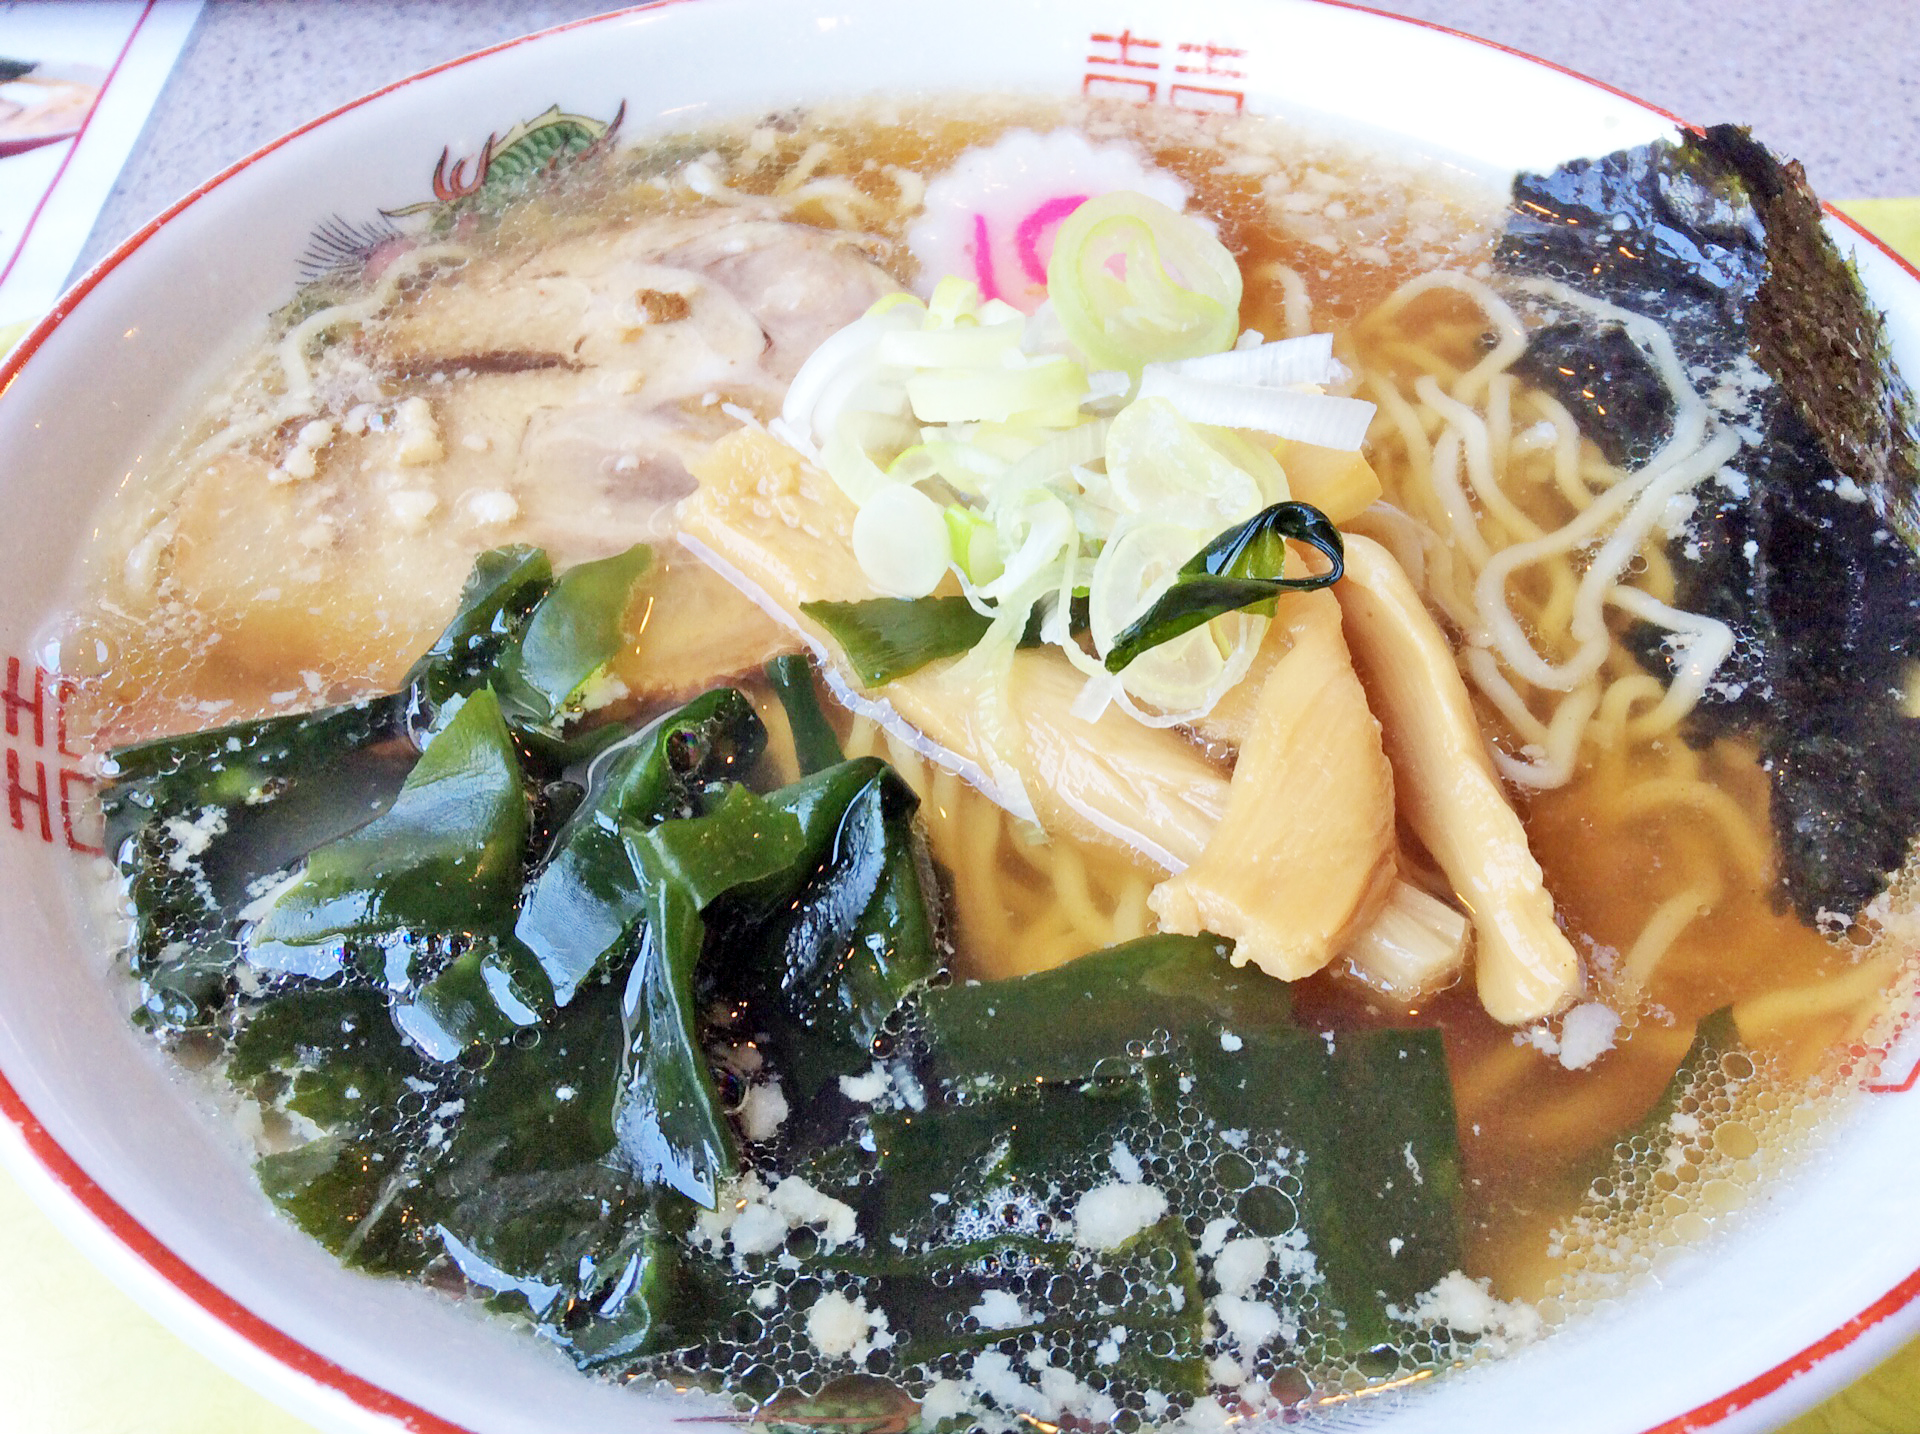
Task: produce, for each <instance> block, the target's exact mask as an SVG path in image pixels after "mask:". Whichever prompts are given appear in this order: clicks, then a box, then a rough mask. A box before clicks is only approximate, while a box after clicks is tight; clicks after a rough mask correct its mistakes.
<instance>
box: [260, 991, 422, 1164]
mask: <svg viewBox="0 0 1920 1435" xmlns="http://www.w3.org/2000/svg"><path fill="white" fill-rule="evenodd" d="M227 1078H228V1080H230V1081H232V1082H234V1083H236V1084H238V1085H243V1086H248V1087H251V1088H252V1089H253V1090H254V1091H255V1093H256V1095H260V1096H261V1097H262V1098H263V1099H265V1100H267V1101H268V1102H270V1103H271V1104H273V1105H277V1106H280V1107H283V1108H284V1109H286V1110H288V1111H292V1112H296V1113H297V1114H299V1115H301V1116H304V1117H306V1118H307V1119H308V1120H309V1121H312V1122H314V1123H315V1124H316V1125H318V1126H322V1127H342V1128H346V1129H349V1130H351V1131H353V1132H357V1133H361V1134H366V1133H371V1132H375V1131H377V1130H379V1129H380V1127H381V1126H382V1124H383V1123H388V1124H390V1123H391V1121H392V1119H393V1111H394V1109H395V1108H396V1107H397V1106H398V1104H399V1102H400V1101H401V1099H402V1098H403V1097H404V1096H405V1095H406V1093H407V1091H408V1089H409V1087H408V1081H409V1079H411V1080H413V1081H416V1082H422V1083H424V1084H429V1085H432V1084H437V1082H438V1074H437V1073H435V1072H433V1071H432V1070H431V1069H430V1068H429V1067H428V1065H427V1063H426V1062H425V1061H423V1060H422V1059H421V1057H420V1056H419V1054H418V1053H417V1052H415V1051H413V1050H412V1049H411V1048H409V1047H408V1045H407V1043H406V1042H405V1041H404V1040H403V1039H402V1038H401V1035H400V1033H399V1032H398V1031H397V1030H395V1028H394V1025H393V1021H392V1019H391V1017H390V1016H389V1013H388V1006H387V999H386V996H385V994H384V993H382V992H380V991H377V990H374V989H370V988H366V987H318V988H309V989H304V990H297V991H291V992H287V993H285V994H283V995H280V996H275V997H272V998H269V999H268V1000H267V1001H264V1002H262V1003H260V1004H259V1005H257V1006H255V1007H252V1008H250V1009H249V1010H248V1011H247V1013H246V1015H245V1017H244V1019H243V1020H242V1022H241V1023H240V1026H239V1030H238V1031H237V1032H236V1033H235V1035H234V1039H233V1048H232V1056H231V1058H230V1060H229V1061H228V1063H227ZM266 1079H271V1080H275V1081H277V1082H278V1084H280V1086H281V1087H282V1088H283V1089H282V1090H281V1091H280V1092H278V1093H274V1092H272V1091H270V1090H268V1089H267V1087H266Z"/></svg>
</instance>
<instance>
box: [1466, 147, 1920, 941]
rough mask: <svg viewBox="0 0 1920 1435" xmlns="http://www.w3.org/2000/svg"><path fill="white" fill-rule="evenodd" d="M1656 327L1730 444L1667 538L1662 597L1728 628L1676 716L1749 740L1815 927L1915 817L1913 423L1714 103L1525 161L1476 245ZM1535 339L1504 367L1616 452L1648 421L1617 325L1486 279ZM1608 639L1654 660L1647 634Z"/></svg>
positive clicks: (1798, 201) (1662, 419)
mask: <svg viewBox="0 0 1920 1435" xmlns="http://www.w3.org/2000/svg"><path fill="white" fill-rule="evenodd" d="M1495 267H1496V270H1497V274H1498V276H1499V277H1500V278H1505V279H1513V280H1527V279H1552V280H1558V281H1560V282H1561V283H1563V284H1565V285H1567V286H1568V287H1569V288H1572V289H1574V290H1577V291H1579V292H1580V293H1582V294H1586V295H1589V296H1591V297H1593V298H1597V299H1601V300H1604V301H1605V302H1607V303H1609V304H1612V305H1615V306H1617V307H1619V308H1622V309H1628V310H1632V311H1634V312H1636V313H1641V314H1646V315H1648V316H1650V317H1652V318H1654V319H1656V320H1657V321H1659V322H1660V323H1662V324H1664V325H1665V326H1666V327H1667V330H1668V332H1669V333H1670V334H1671V335H1672V339H1673V344H1674V349H1675V352H1676V354H1677V356H1678V358H1679V360H1680V362H1681V364H1682V366H1683V367H1684V368H1685V369H1686V370H1687V371H1688V373H1689V375H1690V377H1691V378H1692V379H1693V380H1694V383H1695V385H1696V387H1697V388H1698V390H1699V391H1700V393H1701V395H1702V396H1703V397H1704V398H1706V399H1707V401H1708V403H1709V404H1710V406H1712V408H1713V409H1714V410H1715V414H1716V417H1717V418H1719V419H1720V420H1721V421H1722V422H1725V423H1728V424H1731V425H1732V426H1733V427H1734V429H1735V431H1736V432H1737V433H1739V435H1740V437H1741V440H1742V443H1741V449H1740V452H1739V453H1738V454H1737V455H1736V457H1735V458H1734V460H1733V461H1732V462H1731V463H1730V464H1729V465H1727V467H1726V468H1725V469H1723V470H1722V472H1721V474H1720V475H1719V476H1717V477H1716V478H1712V479H1708V480H1707V481H1706V482H1703V483H1702V484H1700V485H1699V486H1698V487H1697V488H1696V489H1695V490H1694V497H1695V498H1696V499H1697V501H1698V506H1697V508H1696V509H1695V511H1694V514H1693V517H1692V519H1691V520H1690V521H1689V522H1688V524H1687V525H1686V526H1685V528H1684V530H1683V531H1681V532H1680V533H1678V534H1676V535H1675V536H1674V537H1672V538H1671V539H1670V540H1669V541H1668V545H1667V546H1668V556H1669V558H1670V559H1671V560H1672V562H1673V566H1674V570H1675V573H1676V576H1677V579H1678V587H1679V592H1678V601H1679V604H1680V605H1681V606H1682V607H1685V608H1689V609H1693V610H1695V611H1697V612H1702V613H1707V614H1710V615H1711V616H1713V617H1715V618H1718V619H1720V620H1721V621H1722V622H1724V623H1726V624H1728V626H1729V627H1731V628H1732V629H1733V631H1734V634H1735V638H1736V644H1735V648H1734V652H1733V654H1732V656H1731V657H1730V658H1729V659H1728V660H1727V662H1726V663H1725V664H1724V665H1723V666H1722V667H1721V669H1720V671H1719V673H1718V674H1717V676H1716V679H1715V682H1714V683H1713V684H1712V685H1711V687H1710V688H1709V691H1708V693H1707V695H1706V697H1705V699H1704V700H1703V701H1702V703H1701V704H1700V706H1699V707H1698V708H1697V709H1696V710H1695V712H1694V714H1693V715H1692V717H1691V719H1690V720H1689V723H1688V726H1687V729H1686V732H1687V736H1688V738H1689V740H1690V741H1693V742H1695V743H1699V744H1705V743H1707V742H1710V741H1712V740H1713V739H1714V738H1716V737H1720V736H1723V735H1738V736H1742V737H1745V738H1747V739H1749V740H1751V741H1752V742H1753V743H1755V744H1756V745H1757V747H1758V748H1759V751H1760V753H1761V761H1762V764H1763V766H1764V767H1765V768H1766V770H1767V772H1768V773H1769V775H1770V779H1771V785H1772V787H1771V790H1772V799H1771V805H1772V820H1773V828H1774V838H1775V843H1776V847H1777V851H1778V863H1777V874H1776V879H1777V882H1778V888H1777V891H1776V899H1777V900H1778V901H1779V902H1780V904H1781V905H1783V906H1785V907H1790V908H1791V909H1792V910H1793V911H1795V912H1796V913H1797V914H1799V915H1800V917H1801V918H1802V919H1803V920H1806V921H1808V922H1811V923H1819V924H1822V925H1827V926H1831V925H1832V924H1833V923H1834V921H1835V919H1836V917H1838V918H1840V919H1842V920H1844V919H1845V918H1846V917H1849V916H1851V915H1852V914H1854V913H1857V912H1858V911H1859V910H1860V909H1861V908H1862V907H1863V906H1865V905H1866V904H1867V903H1868V902H1869V901H1871V900H1872V899H1873V898H1874V896H1876V895H1877V894H1878V893H1879V892H1880V891H1881V890H1882V889H1883V888H1884V887H1885V886H1886V883H1887V874H1888V873H1889V872H1891V871H1893V870H1894V869H1896V868H1898V867H1900V866H1901V865H1902V864H1903V863H1904V862H1905V860H1906V857H1907V854H1908V852H1909V850H1910V847H1911V844H1912V841H1913V838H1914V835H1915V833H1916V831H1920V782H1917V781H1916V780H1915V778H1916V775H1917V774H1920V722H1916V721H1915V720H1914V719H1913V718H1911V717H1909V716H1907V714H1906V713H1905V711H1904V710H1903V702H1904V697H1903V690H1904V688H1905V686H1906V679H1907V673H1908V665H1909V664H1910V663H1911V662H1912V661H1913V660H1914V659H1915V658H1916V656H1920V558H1916V555H1915V549H1916V546H1920V470H1917V469H1916V455H1917V454H1920V428H1917V427H1916V424H1915V419H1914V406H1913V400H1912V396H1911V394H1910V392H1909V391H1908V389H1907V387H1906V385H1905V383H1904V382H1903V381H1902V380H1901V378H1900V375H1899V374H1898V372H1897V371H1896V370H1895V368H1894V366H1893V364H1892V361H1891V358H1890V357H1889V355H1888V352H1887V348H1886V342H1885V337H1884V334H1883V333H1882V330H1881V323H1880V316H1879V314H1878V313H1877V312H1876V311H1875V310H1874V309H1873V307H1872V305H1871V303H1870V302H1869V301H1868V299H1867V297H1866V295H1865V293H1864V291H1863V290H1862V289H1861V286H1860V283H1859V279H1858V277H1857V276H1856V275H1855V274H1854V272H1853V270H1852V268H1851V266H1850V265H1848V264H1847V263H1846V262H1845V261H1844V260H1843V259H1842V258H1841V257H1840V255H1839V253H1838V251H1837V250H1836V249H1835V248H1834V246H1833V244H1832V242H1831V241H1830V240H1829V239H1828V238H1827V236H1826V235H1825V233H1824V232H1823V231H1822V229H1821V223H1820V208H1819V203H1818V201H1817V200H1816V199H1815V198H1814V196H1813V193H1812V191H1811V190H1809V189H1808V187H1807V183H1806V177H1805V175H1804V174H1803V173H1802V171H1801V169H1800V167H1799V166H1798V165H1797V164H1793V163H1791V162H1788V163H1782V162H1781V161H1779V160H1777V159H1775V158H1774V156H1773V155H1771V154H1770V153H1768V151H1767V150H1766V149H1765V148H1763V147H1762V146H1761V145H1759V144H1758V143H1756V142H1755V141H1754V140H1753V139H1752V137H1751V136H1750V135H1749V134H1748V133H1747V132H1746V131H1745V130H1742V129H1738V128H1735V127H1733V126H1730V125H1721V126H1716V127H1714V128H1712V129H1709V130H1707V131H1706V132H1705V133H1704V134H1699V135H1691V134H1690V135H1685V136H1683V137H1682V138H1681V139H1680V140H1679V141H1678V142H1677V143H1667V142H1661V143H1656V144H1652V145H1648V146H1643V147H1641V148H1638V149H1630V150H1622V151H1620V152H1618V153H1616V154H1611V155H1607V156H1605V157H1604V158H1601V159H1597V160H1582V161H1577V162H1575V163H1572V164H1569V165H1566V166H1564V167H1562V168H1560V169H1558V170H1555V171H1554V172H1553V173H1551V174H1545V175H1534V174H1529V175H1522V176H1520V177H1519V178H1518V179H1517V180H1515V182H1514V186H1513V207H1512V210H1511V212H1510V215H1509V218H1508V221H1507V226H1506V232H1505V234H1504V236H1503V237H1502V239H1501V241H1500V244H1499V248H1498V252H1497V256H1496V261H1495ZM1508 287H1509V289H1510V297H1512V298H1513V299H1515V301H1516V302H1517V303H1518V304H1519V306H1520V307H1521V309H1522V311H1523V312H1524V313H1525V314H1526V315H1527V316H1528V318H1529V321H1530V323H1531V324H1533V325H1535V326H1536V327H1534V329H1533V335H1532V337H1533V343H1532V345H1531V346H1530V349H1529V352H1528V354H1527V355H1526V357H1525V358H1524V359H1523V360H1522V361H1521V363H1520V364H1519V365H1517V366H1516V367H1517V369H1518V370H1519V372H1520V373H1522V374H1523V375H1524V377H1526V378H1527V379H1528V380H1530V381H1531V382H1533V383H1534V384H1537V385H1539V386H1541V387H1543V388H1545V389H1547V390H1548V391H1550V392H1551V393H1553V394H1554V395H1555V396H1556V397H1557V398H1559V399H1560V400H1561V401H1562V402H1563V403H1565V404H1566V405H1567V406H1568V408H1569V409H1570V410H1571V411H1572V412H1573V414H1574V416H1575V418H1576V419H1577V420H1578V421H1579V423H1580V426H1581V430H1582V432H1583V433H1585V434H1586V435H1587V436H1589V437H1590V438H1592V439H1593V440H1594V441H1595V443H1596V444H1598V445H1599V447H1600V448H1601V450H1602V451H1603V452H1604V453H1605V454H1606V456H1607V458H1608V459H1609V460H1610V461H1612V462H1614V463H1617V464H1628V465H1634V464H1638V463H1640V462H1644V461H1645V459H1646V458H1647V457H1648V456H1649V455H1650V454H1651V453H1652V452H1653V450H1654V449H1655V448H1656V447H1657V446H1658V445H1659V443H1660V442H1661V441H1662V440H1663V439H1664V438H1665V437H1666V436H1667V434H1668V433H1669V432H1670V427H1671V419H1672V414H1671V407H1670V404H1669V403H1668V401H1667V399H1666V396H1665V390H1664V388H1663V386H1662V385H1661V383H1660V380H1659V377H1658V375H1657V374H1656V373H1655V371H1654V369H1653V366H1652V363H1651V361H1650V360H1649V359H1648V357H1647V356H1646V355H1645V354H1643V353H1642V352H1641V350H1640V349H1639V348H1638V346H1636V345H1635V344H1634V343H1633V341H1632V340H1631V339H1629V338H1628V337H1627V336H1626V334H1625V333H1624V331H1623V330H1622V328H1621V326H1620V325H1618V324H1616V323H1607V322H1605V321H1603V320H1599V319H1596V318H1594V317H1592V316H1590V315H1586V314H1584V313H1577V312H1572V311H1570V310H1569V309H1568V308H1566V307H1565V306H1558V307H1556V306H1555V305H1553V304H1552V303H1551V301H1547V300H1542V299H1541V298H1539V297H1538V296H1536V295H1529V294H1526V293H1524V292H1522V291H1520V290H1519V289H1518V288H1517V287H1516V286H1511V285H1510V286H1508ZM1626 637H1627V641H1628V643H1629V645H1630V646H1631V647H1633V648H1634V650H1635V651H1636V653H1637V654H1638V655H1639V657H1640V659H1641V661H1642V663H1643V664H1644V665H1645V666H1646V667H1647V668H1648V669H1649V670H1650V671H1652V672H1654V673H1655V674H1656V675H1658V676H1661V677H1666V676H1667V675H1668V674H1669V673H1670V672H1671V659H1670V656H1669V650H1668V648H1667V646H1666V641H1665V634H1664V633H1663V632H1662V631H1661V630H1659V629H1657V628H1653V627H1651V626H1648V625H1645V624H1640V625H1636V626H1635V627H1634V628H1632V629H1630V630H1629V631H1628V633H1627V635H1626Z"/></svg>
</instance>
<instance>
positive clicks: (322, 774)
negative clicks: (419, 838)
mask: <svg viewBox="0 0 1920 1435" xmlns="http://www.w3.org/2000/svg"><path fill="white" fill-rule="evenodd" d="M414 758H415V752H414V749H413V746H412V744H411V743H410V742H409V741H407V739H406V738H405V736H404V705H403V704H402V703H401V702H400V701H399V700H397V699H393V698H385V699H375V700H371V701H368V702H362V703H354V704H351V705H349V706H346V707H338V708H328V709H324V710H322V711H319V712H314V713H301V714H297V715H294V716H289V717H275V718H266V719H261V720H257V721H252V722H245V723H236V724H234V725H232V726H229V727H223V728H214V729H211V730H210V731H207V732H201V733H192V734H188V735H185V736H182V737H172V738H159V739H155V740H153V741H150V742H143V743H137V744H134V745H132V746H128V747H123V748H119V749H117V750H116V751H115V752H113V753H112V754H111V755H110V759H109V761H110V764H111V766H110V772H109V777H108V780H107V781H106V782H105V783H104V784H103V785H102V787H101V806H102V808H103V811H104V814H105V820H106V831H107V849H108V851H109V852H111V853H112V854H114V857H115V860H116V862H117V863H118V865H119V867H120V870H121V872H122V874H123V876H124V877H125V878H126V880H127V884H128V895H129V898H130V899H131V903H132V907H133V913H134V922H133V934H132V941H131V943H130V945H129V948H128V961H129V964H130V965H131V967H132V969H133V972H134V974H135V976H136V977H138V978H139V980H140V984H141V1002H142V1005H141V1011H142V1016H143V1020H145V1021H146V1022H147V1023H149V1024H150V1025H153V1026H156V1027H158V1028H160V1029H163V1030H180V1029H184V1028H189V1027H198V1026H204V1025H205V1024H206V1023H207V1022H208V1021H210V1020H211V1019H212V1016H213V1014H214V1013H215V1011H216V1010H217V1009H218V1007H219V1006H220V1004H221V1002H222V1001H223V1000H224V998H225V995H226V993H227V991H228V986H229V982H230V978H231V973H232V971H233V968H234V966H235V965H236V963H238V962H239V960H240V956H241V951H240V946H239V943H238V941H237V940H236V939H235V936H234V927H235V923H236V922H237V920H238V917H239V913H240V911H241V910H242V909H243V908H244V907H245V906H246V905H247V904H248V903H249V902H250V901H251V900H252V899H253V898H254V897H255V896H256V895H257V892H258V888H259V886H260V884H262V883H264V882H266V881H269V880H271V879H272V878H273V876H274V875H275V874H276V873H278V872H280V871H281V870H283V869H284V868H286V867H288V866H290V865H291V864H293V863H295V862H297V861H298V860H299V859H300V858H301V857H303V856H304V855H305V854H306V853H307V852H308V851H309V850H311V849H312V848H313V847H314V846H315V845H317V844H319V843H323V842H327V841H330V840H332V839H334V838H336V837H339V836H341V835H342V834H344V833H346V832H349V831H351V830H352V829H354V828H356V827H359V826H360V825H361V824H363V823H364V822H366V821H367V820H368V819H369V818H370V817H373V816H375V815H377V814H378V813H380V812H382V811H384V810H385V809H386V807H387V806H388V805H389V804H390V803H391V802H392V800H393V798H394V795H395V794H396V793H397V792H398V791H399V790H400V787H401V785H402V783H403V782H404V781H405V779H406V775H407V773H408V771H409V770H410V769H411V767H412V765H413V761H414Z"/></svg>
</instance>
